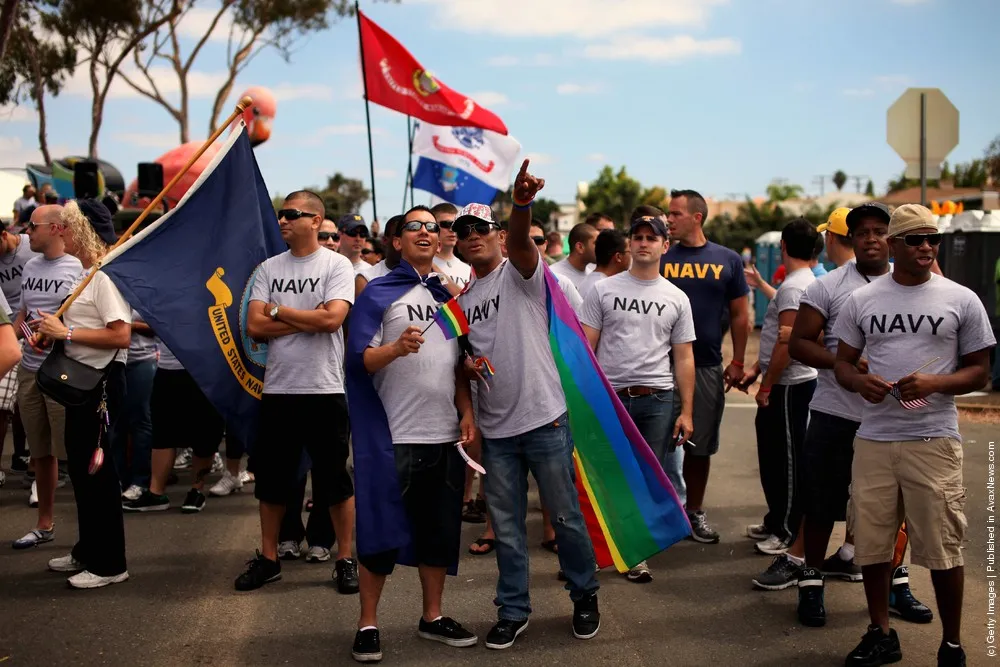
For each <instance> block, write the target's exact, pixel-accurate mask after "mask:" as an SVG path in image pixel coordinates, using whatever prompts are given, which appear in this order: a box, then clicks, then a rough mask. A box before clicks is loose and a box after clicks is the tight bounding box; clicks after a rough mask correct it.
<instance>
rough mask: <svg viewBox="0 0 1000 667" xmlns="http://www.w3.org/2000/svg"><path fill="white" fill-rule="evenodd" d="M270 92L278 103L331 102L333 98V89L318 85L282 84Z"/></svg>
mask: <svg viewBox="0 0 1000 667" xmlns="http://www.w3.org/2000/svg"><path fill="white" fill-rule="evenodd" d="M271 92H272V93H274V99H275V100H277V101H278V102H279V103H280V102H285V101H290V100H319V101H331V100H333V98H334V94H333V87H332V86H325V85H323V84H320V83H298V84H296V83H283V84H281V85H279V86H276V87H274V88H271Z"/></svg>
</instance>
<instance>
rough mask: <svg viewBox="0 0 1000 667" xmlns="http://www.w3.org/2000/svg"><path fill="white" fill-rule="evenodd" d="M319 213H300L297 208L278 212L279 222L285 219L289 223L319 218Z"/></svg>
mask: <svg viewBox="0 0 1000 667" xmlns="http://www.w3.org/2000/svg"><path fill="white" fill-rule="evenodd" d="M319 217H320V215H319V214H318V213H309V212H308V211H300V210H299V209H297V208H283V209H281V210H280V211H278V220H281V219H282V218H284V219H285V220H287V221H288V222H294V221H295V220H298V219H299V218H319Z"/></svg>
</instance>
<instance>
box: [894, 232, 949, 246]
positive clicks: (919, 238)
mask: <svg viewBox="0 0 1000 667" xmlns="http://www.w3.org/2000/svg"><path fill="white" fill-rule="evenodd" d="M924 241H927V243H929V244H930V245H932V246H936V245H940V243H941V234H940V233H935V234H904V235H903V243H905V244H906V245H908V246H910V247H911V248H919V247H920V246H922V245H923V244H924Z"/></svg>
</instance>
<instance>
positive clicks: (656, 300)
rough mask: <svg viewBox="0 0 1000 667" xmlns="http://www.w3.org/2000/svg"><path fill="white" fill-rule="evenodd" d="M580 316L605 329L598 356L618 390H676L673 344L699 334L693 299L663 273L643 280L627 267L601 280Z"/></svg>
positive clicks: (586, 301) (593, 326) (692, 339)
mask: <svg viewBox="0 0 1000 667" xmlns="http://www.w3.org/2000/svg"><path fill="white" fill-rule="evenodd" d="M580 321H581V322H582V323H583V324H586V325H587V326H588V327H591V328H592V329H597V330H598V331H600V332H601V340H600V342H599V343H598V344H597V361H598V362H599V363H600V364H601V368H603V369H604V374H605V375H607V376H608V381H609V382H610V383H611V386H612V387H614V389H615V391H618V390H619V389H624V388H625V387H650V388H653V389H663V390H667V389H673V388H674V376H673V372H672V369H671V367H670V349H671V347H672V346H673V345H676V344H678V343H691V342H694V339H695V334H694V316H693V315H692V313H691V301H690V300H689V299H688V297H687V295H686V294H685V293H684V292H682V291H681V290H680V289H679V288H677V287H675V286H674V285H672V284H670V281H668V280H667V279H666V278H663V277H662V276H657V277H656V278H654V279H653V280H640V279H638V278H636V277H635V276H633V275H632V274H631V273H629V272H628V271H625V272H622V273H619V274H618V275H616V276H613V277H611V278H608V279H607V280H602V281H600V282H599V283H597V285H596V286H595V287H594V289H593V290H591V292H590V295H589V296H588V297H587V298H586V299H585V300H584V302H583V314H582V315H581V316H580Z"/></svg>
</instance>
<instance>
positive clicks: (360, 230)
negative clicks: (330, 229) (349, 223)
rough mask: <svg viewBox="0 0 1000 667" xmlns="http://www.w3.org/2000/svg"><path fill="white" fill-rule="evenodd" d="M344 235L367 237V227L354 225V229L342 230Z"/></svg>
mask: <svg viewBox="0 0 1000 667" xmlns="http://www.w3.org/2000/svg"><path fill="white" fill-rule="evenodd" d="M343 233H344V235H345V236H350V237H352V238H358V237H359V236H360V237H362V238H368V228H367V227H355V228H354V229H347V230H344V232H343Z"/></svg>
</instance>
